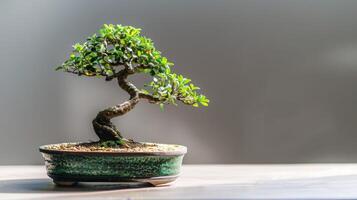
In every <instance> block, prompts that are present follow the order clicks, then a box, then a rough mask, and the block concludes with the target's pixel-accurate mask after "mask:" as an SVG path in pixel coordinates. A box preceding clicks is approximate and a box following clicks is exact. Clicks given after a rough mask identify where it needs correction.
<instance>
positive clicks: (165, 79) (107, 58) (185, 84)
mask: <svg viewBox="0 0 357 200" xmlns="http://www.w3.org/2000/svg"><path fill="white" fill-rule="evenodd" d="M140 31H141V29H138V28H134V27H132V26H122V25H112V24H109V25H106V24H105V25H104V26H103V27H102V28H101V29H100V30H99V33H98V34H94V35H92V36H91V37H89V38H87V40H86V41H85V42H84V43H77V44H75V45H73V51H72V53H71V54H70V56H69V59H68V60H66V61H65V62H64V63H63V64H62V65H61V66H59V67H57V69H56V70H61V71H64V72H69V73H73V74H76V75H79V76H88V77H103V78H105V80H106V81H111V80H116V81H118V85H119V87H121V88H122V89H123V90H125V91H126V92H127V93H128V94H129V96H130V98H129V100H127V101H125V102H123V103H121V104H118V105H115V106H112V107H109V108H107V109H105V110H103V111H100V112H99V113H98V114H97V116H96V117H95V119H94V120H93V121H92V124H93V128H94V131H95V133H96V134H97V136H98V137H99V139H100V141H101V142H108V141H110V142H115V143H116V144H119V145H120V146H126V147H129V146H130V145H129V144H130V143H132V142H133V141H132V140H128V139H125V138H124V137H123V136H122V134H121V133H120V131H119V130H118V129H117V128H116V126H115V125H114V124H113V123H112V122H111V119H112V118H114V117H118V116H121V115H124V114H125V113H127V112H129V111H130V110H132V109H133V108H134V107H135V105H136V104H137V103H138V102H139V101H140V100H142V99H144V100H147V101H148V102H149V103H152V104H158V105H160V107H161V108H163V106H164V105H165V104H173V105H177V101H180V102H182V103H183V104H186V105H191V106H194V107H199V106H201V105H202V106H208V103H209V100H208V99H207V98H206V96H204V95H202V94H198V93H197V90H198V89H199V88H198V87H197V86H195V85H193V84H192V83H191V80H190V79H188V78H185V77H183V76H182V75H179V74H175V73H173V72H172V71H171V67H172V66H173V65H174V64H173V63H172V62H169V61H168V60H167V58H165V57H164V56H162V55H161V52H160V51H158V50H156V48H155V47H154V43H153V42H152V40H151V39H149V38H147V37H144V36H142V35H141V34H140ZM137 73H144V74H148V75H150V76H151V77H152V81H151V82H150V83H148V84H145V85H144V88H145V89H139V88H137V87H136V86H135V85H134V84H132V83H131V82H129V81H128V80H127V78H128V77H129V76H131V75H134V74H137Z"/></svg>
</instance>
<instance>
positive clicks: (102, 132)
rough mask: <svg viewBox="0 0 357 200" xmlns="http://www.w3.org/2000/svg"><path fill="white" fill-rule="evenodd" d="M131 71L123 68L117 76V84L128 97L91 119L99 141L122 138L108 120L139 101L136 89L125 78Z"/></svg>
mask: <svg viewBox="0 0 357 200" xmlns="http://www.w3.org/2000/svg"><path fill="white" fill-rule="evenodd" d="M133 73H134V72H133V71H132V70H130V69H123V70H121V71H120V72H119V73H118V76H117V77H118V84H119V86H120V87H121V88H122V89H123V90H125V91H127V92H128V93H129V95H130V99H129V100H128V101H125V102H124V103H122V104H119V105H116V106H113V107H109V108H107V109H105V110H103V111H101V112H99V113H98V114H97V116H96V118H95V119H94V120H93V121H92V124H93V128H94V131H95V133H96V134H97V136H98V137H99V139H100V140H101V141H107V140H122V139H123V136H122V135H121V134H120V132H119V131H118V129H117V128H116V127H115V125H114V124H113V123H112V122H111V121H110V120H111V119H112V118H114V117H117V116H121V115H124V114H125V113H127V112H129V111H130V110H131V109H133V108H134V107H135V105H136V104H137V103H138V102H139V91H138V89H137V88H136V87H135V86H134V85H133V84H131V83H130V82H128V81H127V80H126V78H127V77H128V75H130V74H133Z"/></svg>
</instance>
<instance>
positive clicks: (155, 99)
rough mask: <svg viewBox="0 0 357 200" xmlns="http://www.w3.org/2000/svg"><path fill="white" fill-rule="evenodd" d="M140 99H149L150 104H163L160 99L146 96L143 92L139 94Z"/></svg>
mask: <svg viewBox="0 0 357 200" xmlns="http://www.w3.org/2000/svg"><path fill="white" fill-rule="evenodd" d="M139 98H140V99H147V100H148V101H149V103H159V102H161V101H160V99H159V98H156V97H153V96H152V95H150V94H144V93H142V92H140V93H139Z"/></svg>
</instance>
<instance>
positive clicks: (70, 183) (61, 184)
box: [53, 180, 78, 187]
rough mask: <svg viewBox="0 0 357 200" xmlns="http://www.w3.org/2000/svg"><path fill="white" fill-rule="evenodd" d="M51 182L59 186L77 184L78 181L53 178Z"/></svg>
mask: <svg viewBox="0 0 357 200" xmlns="http://www.w3.org/2000/svg"><path fill="white" fill-rule="evenodd" d="M53 183H54V184H55V185H57V186H61V187H69V186H75V185H77V184H78V182H75V181H56V180H53Z"/></svg>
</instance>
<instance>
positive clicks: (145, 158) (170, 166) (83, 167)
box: [40, 143, 187, 186]
mask: <svg viewBox="0 0 357 200" xmlns="http://www.w3.org/2000/svg"><path fill="white" fill-rule="evenodd" d="M63 144H72V143H62V144H50V145H44V146H41V147H40V152H41V153H42V155H43V157H44V159H45V165H46V169H47V174H48V176H49V177H51V178H52V179H53V181H54V183H55V184H57V185H62V186H64V185H66V186H69V185H75V184H76V183H78V182H143V183H149V184H152V185H154V186H157V185H162V184H167V183H170V182H172V181H174V180H176V179H177V178H178V176H179V173H180V168H181V165H182V159H183V157H184V155H185V153H186V152H187V148H186V147H184V146H180V145H172V146H173V147H174V148H172V150H171V151H165V152H162V151H161V152H112V151H104V152H99V151H67V150H58V149H53V148H52V147H54V146H56V145H63Z"/></svg>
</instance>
